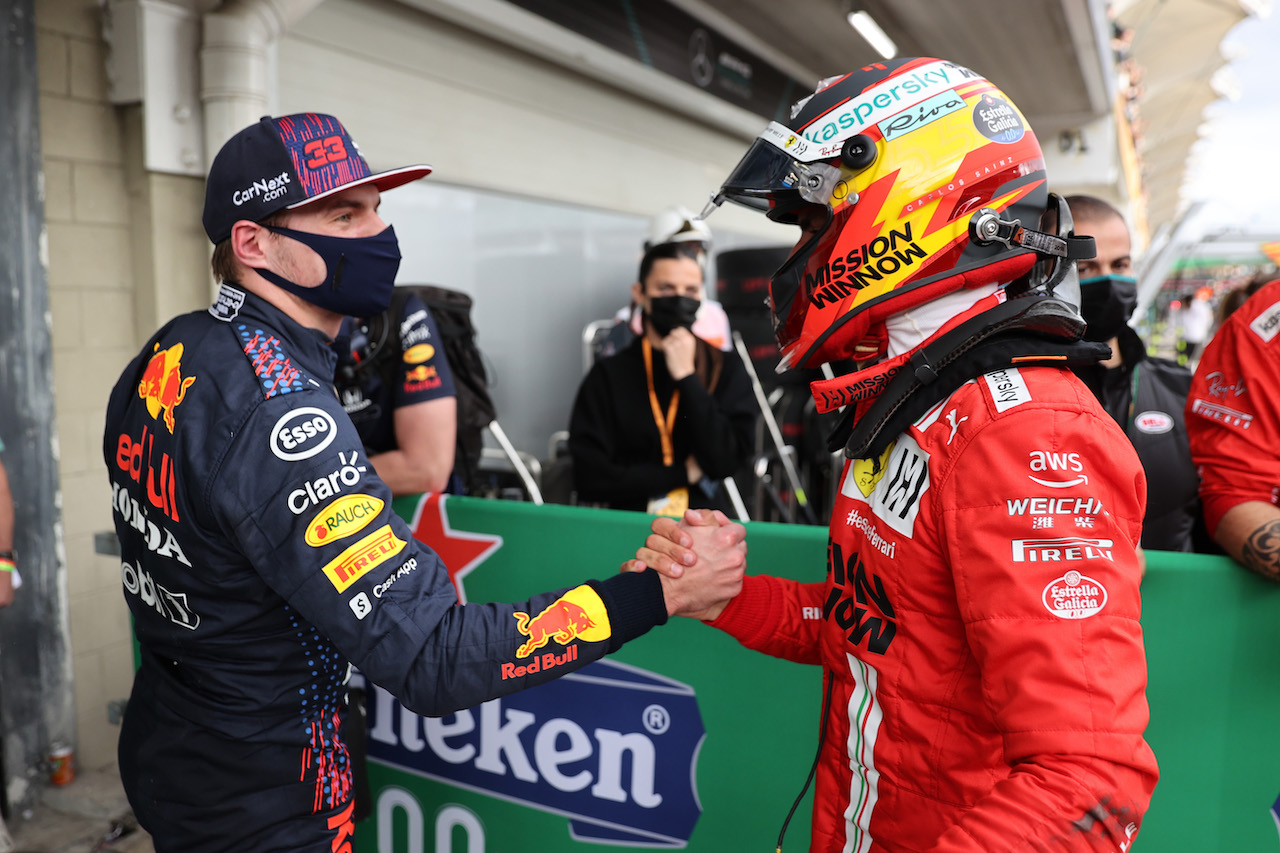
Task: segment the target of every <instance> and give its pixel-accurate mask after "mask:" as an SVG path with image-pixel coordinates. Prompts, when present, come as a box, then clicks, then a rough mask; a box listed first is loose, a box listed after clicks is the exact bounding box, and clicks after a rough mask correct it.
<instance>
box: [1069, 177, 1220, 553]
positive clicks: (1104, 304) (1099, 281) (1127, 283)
mask: <svg viewBox="0 0 1280 853" xmlns="http://www.w3.org/2000/svg"><path fill="white" fill-rule="evenodd" d="M1067 204H1068V205H1069V206H1070V208H1071V213H1072V216H1073V218H1074V219H1075V231H1076V234H1078V235H1081V236H1088V237H1092V238H1093V239H1094V242H1095V244H1096V245H1097V257H1095V258H1093V259H1091V260H1085V261H1080V262H1079V265H1080V313H1081V314H1082V315H1083V316H1084V320H1085V323H1086V324H1087V326H1088V328H1087V329H1086V330H1085V333H1084V336H1085V339H1086V340H1090V341H1098V342H1100V343H1105V344H1109V345H1110V347H1111V358H1109V359H1107V360H1106V361H1103V362H1100V363H1098V364H1091V365H1088V366H1086V367H1079V368H1075V373H1076V375H1077V376H1079V377H1080V378H1081V379H1082V380H1083V381H1084V383H1085V385H1087V386H1088V387H1089V390H1090V391H1092V392H1093V395H1094V396H1095V397H1097V398H1098V400H1099V402H1101V403H1102V406H1103V408H1105V409H1106V410H1107V413H1108V414H1109V415H1111V417H1112V418H1114V419H1115V421H1116V423H1118V424H1119V425H1120V427H1121V428H1122V429H1123V430H1124V431H1125V434H1126V435H1128V436H1129V440H1130V441H1132V442H1133V446H1134V449H1135V450H1136V451H1137V452H1138V459H1139V460H1141V462H1142V467H1143V469H1144V470H1145V471H1146V475H1147V514H1146V517H1145V518H1144V519H1143V522H1142V542H1141V544H1142V547H1143V548H1149V549H1154V550H1157V551H1199V552H1204V553H1220V551H1219V549H1218V548H1217V546H1216V545H1214V544H1213V541H1212V540H1211V539H1210V538H1209V536H1208V532H1207V531H1206V529H1205V526H1204V518H1203V514H1202V513H1201V511H1200V499H1199V497H1198V495H1197V490H1198V486H1199V478H1198V477H1197V476H1196V471H1195V466H1194V465H1193V464H1192V462H1191V449H1190V447H1189V445H1188V443H1187V430H1186V425H1185V423H1184V421H1183V408H1184V407H1185V405H1186V401H1187V393H1188V391H1189V390H1190V388H1191V372H1190V371H1189V370H1187V369H1186V368H1185V367H1182V366H1180V365H1179V364H1177V363H1176V362H1173V361H1170V360H1168V359H1163V358H1154V357H1151V356H1149V355H1147V347H1146V344H1144V343H1143V341H1142V338H1141V337H1139V335H1138V333H1137V332H1135V331H1134V330H1133V329H1132V328H1130V327H1129V317H1130V316H1131V315H1132V314H1133V309H1134V308H1135V307H1136V306H1137V304H1138V282H1137V279H1135V278H1134V277H1133V266H1132V263H1133V262H1132V258H1131V257H1130V240H1129V226H1128V225H1126V224H1125V221H1124V217H1123V216H1122V215H1121V214H1120V212H1119V211H1118V210H1116V209H1115V208H1114V207H1112V206H1111V205H1109V204H1107V203H1106V202H1105V201H1102V200H1101V199H1097V198H1094V197H1092V196H1070V197H1068V198H1067Z"/></svg>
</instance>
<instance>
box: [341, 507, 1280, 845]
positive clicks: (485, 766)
mask: <svg viewBox="0 0 1280 853" xmlns="http://www.w3.org/2000/svg"><path fill="white" fill-rule="evenodd" d="M396 509H397V511H398V512H399V513H400V514H401V515H402V516H403V517H405V518H406V520H409V522H410V524H411V525H412V526H414V528H415V535H417V536H418V537H419V538H421V539H423V541H426V542H428V543H430V544H431V545H432V546H433V547H436V548H437V550H439V551H440V552H441V555H442V557H443V558H444V560H445V562H446V564H447V565H448V566H449V567H450V570H451V572H454V573H455V574H457V575H458V576H459V578H460V585H461V587H462V589H463V592H464V595H465V597H466V599H467V600H468V601H488V600H500V601H518V600H523V599H524V598H526V597H527V596H529V595H531V594H534V593H537V592H544V591H547V590H549V589H553V588H556V587H560V586H570V585H574V584H576V583H578V582H580V581H581V580H583V579H584V578H587V577H601V576H604V575H606V574H609V573H611V572H613V571H616V570H617V567H618V566H619V564H620V563H621V562H622V561H623V560H625V559H627V558H628V557H630V556H631V555H632V554H633V552H634V550H635V547H636V546H637V545H638V544H640V543H641V541H642V540H643V538H644V536H645V535H646V534H647V532H648V526H649V521H650V517H649V516H646V515H643V514H640V513H627V512H616V511H610V510H594V509H591V510H588V509H578V508H570V507H562V506H534V505H531V504H525V503H518V502H507V501H484V500H476V499H468V498H448V499H447V500H441V499H440V498H438V497H436V498H431V499H423V500H422V501H421V502H418V501H417V500H415V499H401V500H400V501H397V505H396ZM747 541H748V545H749V562H750V566H751V569H752V570H753V571H755V572H768V573H770V574H775V575H780V576H784V577H791V578H797V579H801V580H819V579H821V578H822V577H823V574H824V568H825V548H826V535H825V530H822V529H819V528H814V527H804V526H796V525H782V524H771V523H752V524H750V525H749V534H748V540H747ZM1147 559H1148V567H1147V576H1146V578H1145V579H1144V581H1143V620H1142V621H1143V626H1144V631H1145V636H1146V644H1147V655H1148V665H1149V671H1150V684H1149V688H1148V698H1149V701H1150V704H1151V725H1150V728H1149V730H1148V740H1149V741H1150V743H1151V745H1152V747H1153V749H1154V750H1155V753H1156V756H1157V758H1158V759H1159V762H1160V769H1161V780H1160V784H1159V786H1158V788H1157V789H1156V794H1155V797H1154V799H1153V801H1152V804H1151V809H1150V811H1149V813H1148V815H1147V818H1146V820H1145V821H1144V824H1143V827H1142V832H1141V835H1140V836H1139V838H1138V840H1137V842H1136V843H1135V845H1134V846H1135V848H1136V849H1138V850H1139V851H1142V850H1147V851H1190V850H1195V851H1214V850H1233V851H1236V850H1248V851H1266V850H1280V843H1278V841H1277V830H1276V824H1275V822H1274V821H1273V818H1272V816H1271V814H1270V808H1271V806H1272V804H1273V803H1274V802H1275V801H1276V798H1277V795H1278V794H1280V760H1277V759H1280V745H1278V744H1277V735H1276V725H1275V723H1276V721H1277V720H1276V709H1277V708H1280V678H1277V674H1280V619H1277V618H1276V616H1277V615H1280V611H1278V610H1277V604H1276V602H1277V598H1276V596H1278V595H1280V589H1276V588H1275V587H1273V586H1271V585H1268V584H1266V583H1265V582H1263V581H1261V580H1259V579H1257V578H1255V577H1253V576H1252V575H1250V574H1249V573H1247V572H1245V571H1244V570H1243V569H1241V568H1239V567H1238V566H1236V565H1235V564H1234V563H1232V562H1231V561H1230V560H1229V559H1226V558H1215V557H1203V556H1197V555H1183V554H1167V553H1162V552H1148V555H1147ZM549 648H554V649H556V650H557V651H561V649H560V648H559V647H558V646H555V645H551V646H549ZM549 665H556V659H555V657H554V654H553V655H552V658H551V659H550V661H549ZM820 683H821V674H820V671H819V670H818V668H816V667H804V666H798V665H795V664H791V663H787V662H784V661H779V660H774V659H772V658H768V657H765V656H763V655H759V654H756V653H753V652H749V651H747V650H745V649H743V648H742V647H740V646H739V645H738V644H737V643H736V642H735V641H733V640H731V639H730V638H729V637H728V636H726V635H724V634H723V633H721V632H719V631H716V630H714V629H709V628H707V627H706V626H704V625H701V624H698V623H696V622H692V621H689V620H683V619H677V620H673V621H672V623H671V624H668V625H666V626H664V627H662V628H658V629H656V630H654V631H652V632H651V633H650V634H649V635H647V636H646V637H644V638H642V639H640V640H637V641H635V642H633V643H630V644H628V645H627V646H626V647H625V648H624V649H622V650H621V651H620V652H619V653H618V654H616V655H612V656H610V657H609V658H606V659H605V661H602V662H597V663H594V664H591V665H590V666H588V667H585V668H584V669H582V670H580V671H579V672H578V673H575V674H574V675H571V676H569V677H566V678H563V679H559V680H557V681H555V682H552V683H550V684H546V685H543V686H541V687H538V688H534V689H532V690H528V691H524V692H522V693H518V694H515V695H513V696H511V697H506V698H504V699H501V700H495V701H494V702H490V703H486V704H485V706H482V707H481V708H479V709H471V710H469V711H465V712H462V713H460V714H457V715H452V716H450V717H445V718H441V719H435V720H428V719H424V718H420V717H418V716H417V715H414V714H412V713H410V712H408V711H404V710H403V709H401V708H400V707H399V705H398V703H396V702H395V701H394V699H392V698H391V697H390V696H389V695H388V694H386V693H385V692H384V691H381V690H378V689H372V688H371V689H370V696H369V729H370V738H369V755H370V781H371V784H372V789H373V801H374V802H373V815H372V816H371V817H370V818H369V819H367V820H365V821H363V822H362V823H361V824H359V826H358V828H357V832H356V839H355V842H356V843H355V850H356V851H357V853H371V851H379V853H390V851H396V853H402V851H403V853H424V852H425V853H450V852H451V851H458V853H464V852H465V853H483V851H489V853H506V851H520V853H541V851H547V853H551V851H556V853H565V851H575V850H584V851H585V850H594V851H599V850H600V849H601V845H608V846H613V847H623V848H628V847H642V848H654V847H657V848H663V847H666V848H682V847H683V848H686V849H689V850H693V851H734V853H737V851H750V850H758V851H766V850H772V849H773V848H774V845H775V843H776V839H777V835H778V831H779V829H780V827H781V825H782V822H783V820H784V819H785V817H786V814H787V811H788V810H789V809H790V807H791V804H792V802H793V801H794V799H795V797H796V795H797V794H798V792H799V791H800V789H801V787H802V785H803V783H804V780H805V777H806V776H807V774H808V772H809V768H810V765H811V763H812V760H813V754H814V747H815V743H816V739H817V722H818V710H819V709H818V703H819V698H820V696H819V694H820ZM810 804H811V803H810V798H809V797H806V798H805V800H804V801H803V802H801V804H800V806H799V808H798V809H797V812H796V816H795V818H794V820H793V821H792V822H791V825H790V827H789V829H788V832H787V838H786V843H785V848H784V849H785V850H787V851H806V850H808V844H809V833H808V819H809V810H810Z"/></svg>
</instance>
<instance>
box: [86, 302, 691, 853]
mask: <svg viewBox="0 0 1280 853" xmlns="http://www.w3.org/2000/svg"><path fill="white" fill-rule="evenodd" d="M329 343H330V341H329V340H328V339H327V337H326V336H324V335H323V334H322V333H320V332H318V331H316V330H313V329H308V328H304V327H303V326H301V325H299V324H298V323H296V322H294V321H293V320H292V319H290V318H289V317H287V316H286V315H284V314H283V313H282V312H280V311H279V310H277V309H276V308H275V307H273V306H271V305H270V304H268V303H267V302H265V301H263V300H261V299H259V298H257V297H255V296H254V295H252V294H250V293H245V292H243V291H241V290H239V289H237V288H235V287H231V286H229V285H223V287H222V290H221V292H220V294H219V296H218V299H217V301H216V302H215V304H214V305H213V306H212V307H211V308H210V309H209V310H208V311H201V312H194V313H191V314H187V315H184V316H181V317H178V318H175V319H174V320H172V321H171V322H169V323H168V324H167V325H165V326H164V327H163V328H161V329H160V330H159V331H158V332H156V333H155V335H154V336H153V337H152V338H151V340H150V341H148V342H147V344H146V345H145V346H144V348H143V351H142V352H141V353H140V354H139V355H138V356H137V358H135V359H134V360H133V361H132V362H131V363H130V364H129V365H128V367H127V368H126V369H125V371H124V373H123V375H122V376H121V378H120V380H119V382H118V383H117V385H116V387H115V388H114V389H113V391H112V393H111V398H110V402H109V405H108V409H107V419H106V433H105V437H104V455H105V458H106V462H107V467H108V469H109V472H110V479H111V488H112V506H113V515H114V520H115V527H116V532H117V534H118V536H119V539H120V547H121V560H122V562H121V574H122V580H123V585H124V590H125V597H126V599H127V601H128V603H129V607H130V609H131V611H132V613H133V618H134V622H135V630H136V632H137V637H138V641H139V645H140V649H141V664H140V667H139V669H138V671H137V674H136V677H135V680H134V687H133V693H132V696H131V698H130V700H129V705H128V710H127V713H126V715H125V719H124V724H123V728H122V730H121V734H120V742H119V763H120V771H121V776H122V779H123V782H124V786H125V790H126V792H127V794H128V797H129V801H130V803H131V805H132V806H133V809H134V812H135V813H136V815H137V817H138V819H139V822H140V823H141V824H142V826H143V827H144V828H146V829H147V830H148V831H149V832H150V833H151V835H152V838H153V841H154V843H155V847H156V850H157V851H158V852H159V853H168V852H169V851H181V853H199V852H200V851H223V850H228V851H229V850H236V851H243V850H253V851H257V852H258V853H268V851H285V850H288V851H325V853H338V852H339V851H343V850H350V842H351V835H352V832H353V822H352V819H351V814H352V796H351V774H350V768H349V766H348V765H349V760H348V755H347V751H346V748H345V746H344V745H343V741H342V722H343V721H342V719H341V716H342V714H341V709H342V707H343V706H342V702H341V698H342V685H343V681H344V678H345V676H346V673H347V671H348V662H351V663H354V664H355V665H356V666H358V667H359V668H360V670H361V671H362V673H363V674H364V675H365V677H366V678H368V679H369V680H371V681H373V682H375V683H377V684H379V685H381V686H382V687H384V688H386V689H387V690H389V691H390V692H391V693H393V694H394V695H396V696H397V697H398V698H400V700H401V701H402V702H403V703H404V704H405V705H406V706H408V707H410V708H411V709H413V710H415V711H416V712H418V713H421V714H427V715H441V714H446V713H451V712H453V711H455V710H458V709H460V708H464V707H470V706H474V705H477V704H479V703H481V702H484V701H486V700H488V699H491V698H494V697H497V696H501V695H505V694H508V693H511V692H514V691H516V690H518V689H521V688H523V687H527V686H531V685H533V684H536V683H541V682H544V681H547V680H550V679H552V678H555V677H556V676H558V675H561V674H563V673H564V672H566V671H568V670H571V669H576V668H579V667H581V666H583V665H585V664H587V663H589V662H591V661H592V660H595V659H598V658H600V657H601V656H603V655H604V654H606V653H608V652H610V651H612V650H614V649H616V648H617V647H619V646H620V645H621V644H622V643H623V642H625V641H626V640H628V639H630V638H633V637H636V636H639V635H640V634H643V633H644V632H645V631H647V630H648V629H649V628H651V627H652V626H653V625H655V624H661V623H663V622H665V621H666V609H665V605H664V603H663V596H662V592H661V587H660V584H659V582H658V580H657V576H656V574H655V573H653V572H645V573H642V574H635V573H628V574H619V575H613V576H611V577H609V578H608V579H606V580H604V581H600V582H597V581H588V582H587V583H585V584H583V585H582V586H579V587H575V588H573V589H571V590H568V591H564V590H561V591H559V592H552V593H547V594H543V595H538V596H535V597H533V598H532V599H530V600H529V601H528V602H525V603H522V604H513V605H499V604H493V605H467V606H465V607H462V606H457V605H458V598H457V595H456V593H455V590H454V587H453V585H452V583H451V581H450V578H449V575H448V571H447V569H446V567H445V566H444V565H443V563H442V562H441V561H440V559H439V558H438V557H437V556H436V555H435V554H434V553H433V552H432V551H431V550H430V549H428V548H427V547H425V546H423V545H422V544H420V543H418V542H417V541H415V540H414V539H413V537H412V535H411V534H410V532H409V530H408V528H407V526H406V525H405V523H404V522H403V521H401V520H400V518H399V517H397V516H396V515H395V514H394V513H393V512H392V507H391V494H390V491H389V490H388V489H387V488H386V486H385V485H384V484H383V483H382V482H381V481H380V480H379V479H378V478H377V476H376V475H375V473H374V471H373V469H372V468H371V467H370V466H369V465H368V461H367V458H366V457H365V454H364V450H363V449H362V445H361V441H360V438H359V436H358V435H357V434H356V430H355V428H354V427H353V426H352V424H351V422H350V420H349V419H348V418H347V416H346V415H345V413H344V412H343V409H342V406H341V404H340V402H339V401H338V399H337V397H336V395H335V393H334V390H333V374H334V366H335V356H334V354H333V352H332V350H331V349H330V348H329ZM544 613H545V614H549V615H548V616H546V617H545V618H540V617H543V614H544ZM565 613H569V614H571V616H572V619H569V620H567V621H566V619H565V618H564V614H565ZM552 621H553V622H555V625H554V626H550V627H549V626H548V625H547V624H546V623H548V622H552ZM553 629H554V630H553ZM543 634H545V635H547V636H542V635H543ZM569 651H572V654H569V653H568V652H569ZM547 652H552V653H553V654H554V657H553V658H552V662H553V665H551V666H548V665H546V663H545V658H544V657H543V655H544V653H547ZM534 656H537V657H538V659H539V660H540V661H544V662H543V665H541V666H538V667H527V668H526V667H524V666H522V664H525V663H528V662H530V661H532V660H533V659H534ZM504 665H505V667H504ZM531 670H532V671H536V672H532V673H531Z"/></svg>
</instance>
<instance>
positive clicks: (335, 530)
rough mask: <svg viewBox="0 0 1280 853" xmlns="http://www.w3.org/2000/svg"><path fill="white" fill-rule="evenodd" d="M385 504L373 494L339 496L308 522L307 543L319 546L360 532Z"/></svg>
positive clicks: (315, 546) (313, 546) (314, 546)
mask: <svg viewBox="0 0 1280 853" xmlns="http://www.w3.org/2000/svg"><path fill="white" fill-rule="evenodd" d="M384 505H385V504H384V503H383V501H381V500H379V499H378V498H375V497H372V496H371V495H346V496H344V497H341V498H338V499H337V500H336V501H334V502H333V503H331V504H329V505H328V506H327V507H325V509H324V511H323V512H321V513H319V514H318V515H316V517H315V518H313V519H311V521H310V523H308V524H307V533H306V536H305V539H306V541H307V544H308V545H310V546H311V547H312V548H319V547H320V546H321V545H327V544H328V543H330V542H333V541H334V540H336V539H342V538H345V537H347V536H351V535H352V534H354V533H358V532H360V531H361V530H363V529H364V528H365V527H366V526H368V524H369V523H370V522H371V521H373V520H374V519H375V518H377V517H378V513H380V512H382V507H383V506H384Z"/></svg>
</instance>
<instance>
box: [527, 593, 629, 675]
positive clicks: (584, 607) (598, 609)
mask: <svg viewBox="0 0 1280 853" xmlns="http://www.w3.org/2000/svg"><path fill="white" fill-rule="evenodd" d="M512 615H513V616H515V617H516V630H517V631H519V632H520V633H521V634H524V635H525V636H526V637H528V638H529V640H528V642H525V643H522V644H521V645H520V648H518V649H516V657H518V658H527V657H529V655H531V654H533V653H534V652H536V651H537V650H538V649H540V648H542V647H543V646H545V645H546V644H547V643H548V642H550V641H551V640H555V641H556V642H557V643H559V644H560V645H562V646H567V645H569V644H570V643H572V642H573V641H574V640H577V639H583V640H586V641H587V642H598V641H600V640H606V639H608V638H609V636H610V632H609V616H608V614H607V613H606V612H605V609H604V603H603V602H602V601H601V600H600V597H599V596H598V595H596V592H595V590H593V589H592V588H591V587H589V586H579V587H574V588H573V589H571V590H569V591H568V592H566V593H565V594H564V595H562V596H560V598H558V599H556V600H555V601H554V602H553V603H552V604H551V605H550V606H549V607H547V608H546V609H544V610H543V611H542V612H541V613H539V614H538V615H537V616H534V617H533V618H532V619H530V618H529V614H528V613H522V612H520V611H516V612H515V613H514V614H512Z"/></svg>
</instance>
